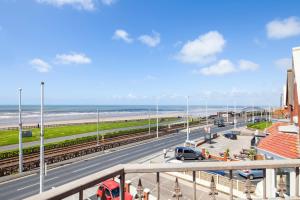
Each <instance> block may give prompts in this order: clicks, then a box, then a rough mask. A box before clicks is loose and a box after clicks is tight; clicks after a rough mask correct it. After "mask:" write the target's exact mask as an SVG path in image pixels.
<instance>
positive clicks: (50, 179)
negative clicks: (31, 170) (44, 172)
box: [45, 176, 59, 182]
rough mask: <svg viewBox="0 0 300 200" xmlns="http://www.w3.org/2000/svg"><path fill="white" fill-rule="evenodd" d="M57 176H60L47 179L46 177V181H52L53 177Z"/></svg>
mask: <svg viewBox="0 0 300 200" xmlns="http://www.w3.org/2000/svg"><path fill="white" fill-rule="evenodd" d="M56 178H59V177H58V176H55V177H53V178H49V179H46V178H45V181H46V182H48V181H52V180H53V179H56Z"/></svg>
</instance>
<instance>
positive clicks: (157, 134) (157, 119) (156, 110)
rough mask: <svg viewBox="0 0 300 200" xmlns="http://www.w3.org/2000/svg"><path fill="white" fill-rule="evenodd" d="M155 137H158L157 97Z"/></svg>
mask: <svg viewBox="0 0 300 200" xmlns="http://www.w3.org/2000/svg"><path fill="white" fill-rule="evenodd" d="M156 138H158V99H157V100H156Z"/></svg>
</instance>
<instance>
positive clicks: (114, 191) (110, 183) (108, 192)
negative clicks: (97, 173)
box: [97, 179, 133, 200]
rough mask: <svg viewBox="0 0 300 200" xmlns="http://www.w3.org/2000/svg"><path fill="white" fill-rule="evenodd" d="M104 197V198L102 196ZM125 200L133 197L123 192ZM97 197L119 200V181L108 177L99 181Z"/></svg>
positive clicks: (130, 199)
mask: <svg viewBox="0 0 300 200" xmlns="http://www.w3.org/2000/svg"><path fill="white" fill-rule="evenodd" d="M103 195H105V197H106V198H104V196H103ZM124 195H125V200H132V199H133V197H132V195H131V194H130V193H128V192H125V194H124ZM97 198H100V199H107V200H119V199H120V186H119V183H117V182H116V181H114V180H112V179H108V180H106V181H104V182H102V183H100V185H99V187H98V190H97Z"/></svg>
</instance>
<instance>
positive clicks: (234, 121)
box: [233, 102, 237, 129]
mask: <svg viewBox="0 0 300 200" xmlns="http://www.w3.org/2000/svg"><path fill="white" fill-rule="evenodd" d="M236 123H237V121H236V102H234V120H233V124H234V129H236Z"/></svg>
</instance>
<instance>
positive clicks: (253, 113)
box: [252, 104, 254, 123]
mask: <svg viewBox="0 0 300 200" xmlns="http://www.w3.org/2000/svg"><path fill="white" fill-rule="evenodd" d="M252 123H254V105H253V104H252Z"/></svg>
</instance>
